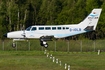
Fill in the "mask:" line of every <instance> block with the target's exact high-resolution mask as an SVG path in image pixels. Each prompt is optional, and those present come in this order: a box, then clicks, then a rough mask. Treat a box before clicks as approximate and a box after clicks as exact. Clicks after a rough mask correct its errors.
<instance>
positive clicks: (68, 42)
mask: <svg viewBox="0 0 105 70" xmlns="http://www.w3.org/2000/svg"><path fill="white" fill-rule="evenodd" d="M69 48H70V46H69V40H68V53H69Z"/></svg>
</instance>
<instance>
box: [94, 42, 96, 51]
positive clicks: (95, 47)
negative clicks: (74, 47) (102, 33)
mask: <svg viewBox="0 0 105 70" xmlns="http://www.w3.org/2000/svg"><path fill="white" fill-rule="evenodd" d="M95 49H96V47H95V41H94V52H95Z"/></svg>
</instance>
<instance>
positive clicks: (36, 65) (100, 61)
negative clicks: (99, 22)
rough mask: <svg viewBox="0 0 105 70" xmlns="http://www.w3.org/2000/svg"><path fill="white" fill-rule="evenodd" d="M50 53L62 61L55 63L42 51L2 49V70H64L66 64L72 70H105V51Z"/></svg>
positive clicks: (0, 61)
mask: <svg viewBox="0 0 105 70" xmlns="http://www.w3.org/2000/svg"><path fill="white" fill-rule="evenodd" d="M49 53H50V54H52V55H53V56H55V58H58V59H59V60H61V61H62V65H61V66H60V65H59V64H56V63H53V62H52V59H50V58H47V57H46V55H45V54H44V52H42V51H0V70H64V64H65V63H67V64H69V65H71V70H105V53H104V52H102V53H101V54H100V55H97V53H96V52H70V53H67V52H53V51H49Z"/></svg>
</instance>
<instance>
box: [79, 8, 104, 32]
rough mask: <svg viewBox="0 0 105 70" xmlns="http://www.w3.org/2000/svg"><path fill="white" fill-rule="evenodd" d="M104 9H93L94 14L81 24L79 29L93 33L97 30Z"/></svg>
mask: <svg viewBox="0 0 105 70" xmlns="http://www.w3.org/2000/svg"><path fill="white" fill-rule="evenodd" d="M101 11H102V9H93V10H92V12H91V13H90V14H89V15H88V16H87V17H86V18H85V19H84V20H83V21H82V22H81V23H79V27H81V28H83V29H84V30H86V31H92V30H95V29H96V26H97V23H98V20H99V17H100V14H101Z"/></svg>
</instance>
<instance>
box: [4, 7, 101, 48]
mask: <svg viewBox="0 0 105 70" xmlns="http://www.w3.org/2000/svg"><path fill="white" fill-rule="evenodd" d="M101 11H102V9H93V10H92V12H91V13H90V14H89V15H88V16H87V17H86V18H85V19H84V20H83V21H82V22H80V23H79V24H74V25H46V26H45V25H43V26H41V25H38V26H37V25H34V26H30V27H28V28H27V29H26V30H24V31H13V32H8V33H7V34H4V36H5V37H7V38H13V39H14V40H23V39H29V38H30V39H32V38H37V39H40V45H41V46H44V47H45V48H47V47H48V44H47V42H46V41H48V40H52V38H65V37H69V36H73V35H77V34H81V33H86V32H90V31H93V30H95V29H96V26H97V23H98V20H99V17H100V14H101Z"/></svg>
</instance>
